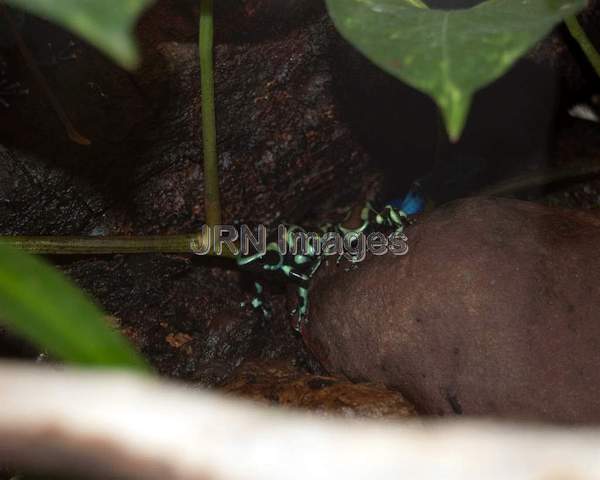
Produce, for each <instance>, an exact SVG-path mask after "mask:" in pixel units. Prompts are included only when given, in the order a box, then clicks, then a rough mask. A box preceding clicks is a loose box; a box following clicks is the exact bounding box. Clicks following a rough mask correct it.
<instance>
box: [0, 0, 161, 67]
mask: <svg viewBox="0 0 600 480" xmlns="http://www.w3.org/2000/svg"><path fill="white" fill-rule="evenodd" d="M5 2H6V3H7V4H9V5H11V6H14V7H17V8H21V9H23V10H26V11H28V12H29V13H32V14H33V15H37V16H39V17H42V18H46V19H48V20H51V21H53V22H55V23H57V24H59V25H61V26H62V27H64V28H66V29H69V30H71V31H73V33H75V34H77V35H80V36H81V37H82V38H84V39H85V40H87V41H89V42H90V43H91V44H92V45H94V46H96V47H97V48H99V49H100V50H102V51H103V52H104V53H106V54H107V55H109V56H110V57H112V58H113V60H115V61H116V62H117V63H119V64H120V65H121V66H123V67H125V68H130V69H131V68H135V66H136V65H137V64H138V61H139V57H138V50H137V47H136V44H135V41H134V38H133V30H134V27H135V23H136V21H137V18H138V16H139V15H140V14H141V13H142V11H143V10H144V9H145V8H146V7H148V6H149V5H150V4H151V3H152V2H154V0H5Z"/></svg>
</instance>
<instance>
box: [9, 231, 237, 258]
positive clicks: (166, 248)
mask: <svg viewBox="0 0 600 480" xmlns="http://www.w3.org/2000/svg"><path fill="white" fill-rule="evenodd" d="M199 238H200V241H202V238H203V237H202V235H171V236H169V235H166V236H158V235H157V236H143V237H134V236H115V237H54V236H48V237H44V236H32V237H17V236H14V237H10V236H6V237H0V242H2V243H3V244H5V245H10V246H13V247H17V248H19V249H21V250H24V251H26V252H29V253H35V254H55V255H101V254H114V253H196V252H197V251H198V250H199V249H200V246H201V243H200V244H199V243H198V239H199ZM209 255H214V249H213V248H211V251H210V253H209ZM221 256H223V257H228V258H233V257H234V255H233V254H232V253H231V252H230V251H229V250H228V249H227V248H226V247H225V248H224V249H223V252H222V254H221Z"/></svg>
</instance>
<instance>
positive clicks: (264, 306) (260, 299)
mask: <svg viewBox="0 0 600 480" xmlns="http://www.w3.org/2000/svg"><path fill="white" fill-rule="evenodd" d="M263 292H264V287H263V286H262V284H261V283H260V282H254V297H253V298H252V300H251V301H250V305H251V306H252V308H253V309H254V310H260V311H261V312H262V314H263V316H264V317H265V318H267V319H268V318H271V316H272V314H273V313H272V311H271V307H270V306H269V305H268V303H267V302H266V300H265V297H264V295H263ZM240 306H241V307H244V306H246V302H242V303H241V304H240Z"/></svg>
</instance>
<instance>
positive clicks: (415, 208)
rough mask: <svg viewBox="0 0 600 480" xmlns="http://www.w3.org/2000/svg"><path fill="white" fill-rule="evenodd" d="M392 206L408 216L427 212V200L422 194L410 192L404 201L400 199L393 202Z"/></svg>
mask: <svg viewBox="0 0 600 480" xmlns="http://www.w3.org/2000/svg"><path fill="white" fill-rule="evenodd" d="M390 205H391V206H392V207H394V208H398V209H400V210H402V211H403V212H404V213H406V214H407V215H416V214H417V213H421V212H422V211H423V210H425V198H424V197H423V195H421V193H419V192H416V191H414V190H410V191H409V192H408V193H407V194H406V196H405V197H404V198H403V199H402V200H401V199H399V198H398V199H395V200H392V201H391V202H390Z"/></svg>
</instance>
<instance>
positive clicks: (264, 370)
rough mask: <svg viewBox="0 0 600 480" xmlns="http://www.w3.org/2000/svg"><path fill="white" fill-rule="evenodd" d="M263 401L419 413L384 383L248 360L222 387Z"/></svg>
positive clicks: (327, 411) (369, 414)
mask: <svg viewBox="0 0 600 480" xmlns="http://www.w3.org/2000/svg"><path fill="white" fill-rule="evenodd" d="M223 389H224V391H225V392H228V393H230V394H235V395H238V396H242V397H246V398H251V399H252V400H255V401H259V402H262V403H268V404H276V405H281V406H285V407H294V408H304V409H308V410H313V411H316V412H318V413H319V414H324V415H331V414H335V415H343V416H346V417H366V418H381V417H386V418H403V417H411V416H414V415H416V412H415V409H414V407H413V406H412V404H410V403H409V402H408V401H407V400H405V399H404V397H403V396H402V395H401V394H400V393H398V392H394V391H392V390H388V389H387V388H385V387H384V386H383V385H376V384H372V383H371V384H369V383H362V384H354V383H351V382H349V381H348V380H346V379H343V378H339V377H331V376H321V375H310V374H307V373H304V372H300V371H298V370H296V369H294V368H293V367H291V366H289V365H288V364H285V363H283V362H270V363H265V362H258V363H254V362H247V363H245V364H244V365H242V366H241V367H240V368H239V369H238V370H237V371H236V372H235V373H234V375H233V376H232V378H231V379H230V380H229V381H228V382H227V384H226V385H225V386H224V387H223Z"/></svg>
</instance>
